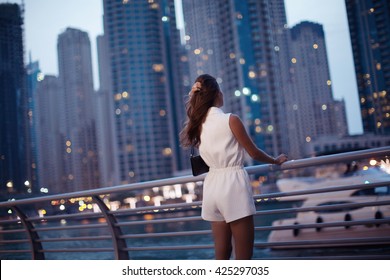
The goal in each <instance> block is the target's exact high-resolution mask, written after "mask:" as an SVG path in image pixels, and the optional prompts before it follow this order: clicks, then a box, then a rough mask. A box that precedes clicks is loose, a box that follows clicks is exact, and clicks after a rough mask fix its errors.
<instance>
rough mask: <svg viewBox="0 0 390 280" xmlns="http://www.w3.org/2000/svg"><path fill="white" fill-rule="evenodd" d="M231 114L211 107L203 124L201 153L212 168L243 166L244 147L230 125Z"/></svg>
mask: <svg viewBox="0 0 390 280" xmlns="http://www.w3.org/2000/svg"><path fill="white" fill-rule="evenodd" d="M229 118H230V114H225V113H224V112H223V111H222V110H221V109H219V108H217V107H211V108H210V109H209V112H208V114H207V117H206V120H205V122H204V123H203V125H202V132H201V136H200V139H201V142H200V146H199V153H200V155H201V156H202V158H203V159H204V161H205V162H206V163H207V165H209V166H210V168H217V169H219V168H225V167H232V166H242V165H243V161H244V149H243V148H242V147H241V146H240V145H239V143H238V142H237V140H236V138H235V137H234V135H233V133H232V131H231V129H230V126H229Z"/></svg>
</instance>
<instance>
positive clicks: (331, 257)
mask: <svg viewBox="0 0 390 280" xmlns="http://www.w3.org/2000/svg"><path fill="white" fill-rule="evenodd" d="M389 258H390V255H389V254H388V255H355V256H335V255H325V256H311V257H310V256H300V257H279V256H278V257H272V258H268V257H264V258H261V259H255V258H254V259H253V260H388V259H389Z"/></svg>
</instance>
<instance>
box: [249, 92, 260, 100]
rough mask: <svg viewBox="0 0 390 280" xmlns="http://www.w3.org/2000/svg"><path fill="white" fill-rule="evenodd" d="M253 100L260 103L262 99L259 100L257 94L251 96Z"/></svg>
mask: <svg viewBox="0 0 390 280" xmlns="http://www.w3.org/2000/svg"><path fill="white" fill-rule="evenodd" d="M251 99H252V101H253V102H257V101H260V98H259V96H258V95H257V94H253V95H252V96H251Z"/></svg>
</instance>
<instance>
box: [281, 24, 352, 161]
mask: <svg viewBox="0 0 390 280" xmlns="http://www.w3.org/2000/svg"><path fill="white" fill-rule="evenodd" d="M290 48H291V50H290V52H291V54H290V55H291V57H290V66H289V69H290V74H291V83H290V85H291V88H292V91H291V95H289V96H288V102H287V104H286V114H287V116H288V119H289V120H290V121H289V124H288V134H287V135H288V139H289V141H290V148H291V151H290V155H291V156H292V157H294V158H295V157H302V156H305V154H304V151H305V144H306V143H309V142H310V141H311V140H312V139H314V138H316V137H319V136H323V135H337V136H344V135H346V134H347V123H346V116H345V109H344V102H341V101H334V100H333V96H332V82H331V79H330V74H329V67H328V58H327V52H326V44H325V36H324V31H323V28H322V25H320V24H317V23H312V22H307V21H305V22H301V23H299V24H297V25H295V26H294V27H292V28H291V47H290Z"/></svg>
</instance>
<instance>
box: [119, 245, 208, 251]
mask: <svg viewBox="0 0 390 280" xmlns="http://www.w3.org/2000/svg"><path fill="white" fill-rule="evenodd" d="M212 248H214V245H213V244H206V245H183V246H180V245H178V246H147V247H127V248H125V249H123V250H124V251H166V250H194V249H212Z"/></svg>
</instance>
